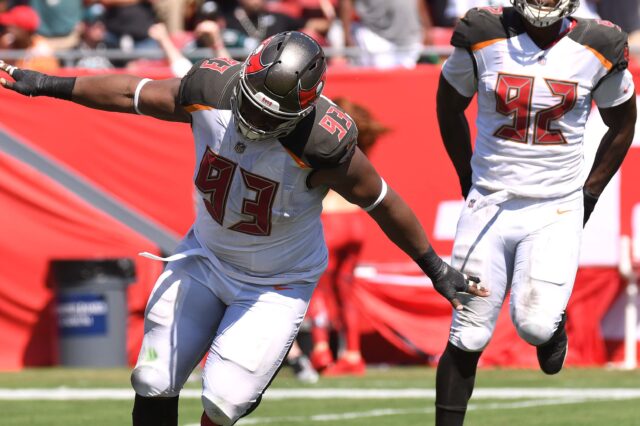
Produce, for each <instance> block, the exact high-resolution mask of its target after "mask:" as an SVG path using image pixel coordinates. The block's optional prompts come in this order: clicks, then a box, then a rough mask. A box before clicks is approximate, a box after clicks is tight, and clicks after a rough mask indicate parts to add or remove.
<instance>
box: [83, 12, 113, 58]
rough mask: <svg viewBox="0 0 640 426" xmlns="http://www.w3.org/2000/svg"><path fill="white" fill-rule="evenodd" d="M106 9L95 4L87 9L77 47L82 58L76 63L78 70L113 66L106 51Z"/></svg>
mask: <svg viewBox="0 0 640 426" xmlns="http://www.w3.org/2000/svg"><path fill="white" fill-rule="evenodd" d="M104 11H105V7H104V6H103V5H102V4H99V3H95V4H93V5H91V6H89V7H87V8H86V9H85V11H84V17H83V20H82V22H81V24H80V42H79V44H78V45H77V46H76V49H78V50H79V51H80V52H81V53H82V57H81V58H80V59H79V60H78V61H77V62H76V63H75V66H76V67H77V68H88V69H109V68H113V64H112V63H111V61H110V60H109V58H108V57H107V56H106V54H105V53H104V51H105V50H106V49H107V46H106V43H105V35H106V31H107V30H106V28H105V26H104Z"/></svg>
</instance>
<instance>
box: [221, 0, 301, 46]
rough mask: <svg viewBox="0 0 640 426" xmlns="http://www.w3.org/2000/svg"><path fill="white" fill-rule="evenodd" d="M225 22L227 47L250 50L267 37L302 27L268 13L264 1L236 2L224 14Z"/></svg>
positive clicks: (297, 23)
mask: <svg viewBox="0 0 640 426" xmlns="http://www.w3.org/2000/svg"><path fill="white" fill-rule="evenodd" d="M225 21H226V29H225V35H224V38H225V43H226V44H227V46H229V47H243V48H245V49H250V50H251V49H253V48H254V47H255V46H257V45H258V44H259V43H260V42H261V41H262V40H264V39H265V38H267V37H270V36H272V35H274V34H277V33H279V32H283V31H293V30H298V29H300V28H302V27H303V26H304V22H303V21H301V20H298V19H295V18H293V17H291V16H288V15H285V14H282V13H277V12H270V11H268V10H267V9H266V2H265V0H238V5H237V7H235V8H234V9H233V10H231V11H230V12H228V13H226V14H225ZM234 38H235V39H236V40H234Z"/></svg>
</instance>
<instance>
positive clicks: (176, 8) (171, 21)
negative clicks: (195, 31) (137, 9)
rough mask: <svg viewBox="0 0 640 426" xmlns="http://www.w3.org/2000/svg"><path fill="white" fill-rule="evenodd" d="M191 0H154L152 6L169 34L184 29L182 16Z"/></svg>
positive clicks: (183, 16)
mask: <svg viewBox="0 0 640 426" xmlns="http://www.w3.org/2000/svg"><path fill="white" fill-rule="evenodd" d="M189 3H193V1H192V0H191V1H190V0H155V1H154V2H153V8H154V9H155V12H156V15H157V17H158V19H159V20H160V22H164V24H165V25H166V26H167V30H168V31H169V34H174V33H177V32H179V31H184V18H185V15H186V11H187V6H188V4H189Z"/></svg>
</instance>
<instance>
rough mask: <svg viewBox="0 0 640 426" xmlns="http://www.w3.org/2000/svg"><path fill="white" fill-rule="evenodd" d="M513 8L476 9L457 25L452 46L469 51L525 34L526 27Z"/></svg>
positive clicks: (471, 10) (470, 10) (452, 38)
mask: <svg viewBox="0 0 640 426" xmlns="http://www.w3.org/2000/svg"><path fill="white" fill-rule="evenodd" d="M517 14H518V12H517V11H516V10H515V9H514V8H512V7H504V8H503V7H489V6H488V7H476V8H473V9H469V11H468V12H467V14H466V15H465V16H464V17H463V18H462V19H461V20H460V22H458V24H457V25H456V27H455V29H454V31H453V36H452V37H451V44H452V45H453V46H455V47H462V48H464V49H467V50H475V49H476V48H479V47H482V46H483V44H484V43H485V42H491V41H496V40H501V39H506V38H509V37H513V36H515V35H518V34H521V33H522V32H524V26H523V25H522V22H521V21H520V19H518V16H517Z"/></svg>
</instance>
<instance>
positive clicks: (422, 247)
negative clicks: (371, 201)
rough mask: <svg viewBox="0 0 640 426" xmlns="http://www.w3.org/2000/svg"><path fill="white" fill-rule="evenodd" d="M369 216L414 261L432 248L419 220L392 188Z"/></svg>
mask: <svg viewBox="0 0 640 426" xmlns="http://www.w3.org/2000/svg"><path fill="white" fill-rule="evenodd" d="M369 215H370V216H371V217H372V218H373V219H374V220H375V221H376V223H377V224H378V226H380V229H382V231H383V232H384V233H385V234H386V236H387V237H388V238H389V239H390V240H391V241H393V243H394V244H395V245H397V246H398V247H399V248H400V249H401V250H402V251H404V252H405V253H407V254H408V255H409V256H410V257H411V258H412V259H417V258H418V257H420V256H422V255H423V254H424V253H425V252H426V251H427V250H428V249H429V247H430V245H429V241H428V240H427V237H426V235H425V233H424V229H423V228H422V225H420V222H419V221H418V218H417V217H416V215H415V214H414V213H413V211H412V210H411V209H410V208H409V206H408V205H407V204H406V203H405V202H404V200H402V198H400V196H399V195H398V194H397V193H396V192H395V191H394V190H393V189H391V188H389V191H388V193H387V195H386V196H385V198H384V200H382V202H381V203H380V204H379V205H378V206H377V207H376V208H375V209H373V210H371V211H370V212H369Z"/></svg>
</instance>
